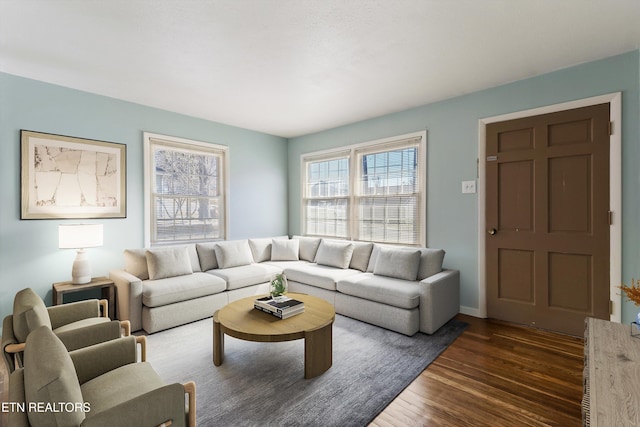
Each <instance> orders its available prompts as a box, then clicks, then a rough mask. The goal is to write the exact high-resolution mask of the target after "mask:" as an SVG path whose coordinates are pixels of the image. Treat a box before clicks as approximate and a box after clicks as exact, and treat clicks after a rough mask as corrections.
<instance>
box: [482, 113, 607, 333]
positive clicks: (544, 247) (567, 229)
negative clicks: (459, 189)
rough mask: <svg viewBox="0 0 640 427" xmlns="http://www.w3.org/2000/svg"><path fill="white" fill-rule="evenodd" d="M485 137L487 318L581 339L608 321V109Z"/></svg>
mask: <svg viewBox="0 0 640 427" xmlns="http://www.w3.org/2000/svg"><path fill="white" fill-rule="evenodd" d="M486 134H487V139H486V141H487V142H486V145H487V159H486V162H487V167H486V184H487V195H486V230H487V233H488V235H487V238H486V262H487V265H486V272H487V277H486V279H487V314H488V316H489V317H491V318H496V319H501V320H507V321H512V322H517V323H523V324H529V325H533V326H537V327H540V328H543V329H549V330H553V331H558V332H563V333H568V334H571V335H582V334H583V332H584V318H585V317H586V316H591V317H597V318H601V319H608V318H609V104H601V105H596V106H591V107H584V108H578V109H574V110H568V111H562V112H558V113H551V114H544V115H540V116H534V117H527V118H522V119H517V120H510V121H505V122H499V123H492V124H490V125H488V126H487V128H486Z"/></svg>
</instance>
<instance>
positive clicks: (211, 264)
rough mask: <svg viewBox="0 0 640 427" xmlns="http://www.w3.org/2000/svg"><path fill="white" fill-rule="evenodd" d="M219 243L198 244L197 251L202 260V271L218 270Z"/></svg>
mask: <svg viewBox="0 0 640 427" xmlns="http://www.w3.org/2000/svg"><path fill="white" fill-rule="evenodd" d="M217 244H218V243H217V242H204V243H196V251H197V252H198V259H199V260H200V268H201V269H202V271H208V270H213V269H215V268H218V259H217V258H216V251H215V248H216V245H217Z"/></svg>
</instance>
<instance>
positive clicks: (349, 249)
mask: <svg viewBox="0 0 640 427" xmlns="http://www.w3.org/2000/svg"><path fill="white" fill-rule="evenodd" d="M352 255H353V244H352V243H350V242H336V241H330V240H325V239H323V240H322V242H320V246H319V247H318V252H317V253H316V259H315V262H316V263H317V264H321V265H326V266H329V267H335V268H343V269H344V268H349V263H350V262H351V257H352Z"/></svg>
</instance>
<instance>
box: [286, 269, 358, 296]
mask: <svg viewBox="0 0 640 427" xmlns="http://www.w3.org/2000/svg"><path fill="white" fill-rule="evenodd" d="M359 273H360V271H358V270H353V269H350V268H334V267H329V266H327V265H320V264H315V263H309V264H306V265H299V266H296V267H291V268H285V270H284V274H285V276H287V280H289V281H294V282H299V283H305V284H307V285H311V286H315V287H318V288H323V289H327V290H329V291H335V290H336V282H338V281H339V280H341V279H345V278H347V277H349V276H353V275H355V274H359Z"/></svg>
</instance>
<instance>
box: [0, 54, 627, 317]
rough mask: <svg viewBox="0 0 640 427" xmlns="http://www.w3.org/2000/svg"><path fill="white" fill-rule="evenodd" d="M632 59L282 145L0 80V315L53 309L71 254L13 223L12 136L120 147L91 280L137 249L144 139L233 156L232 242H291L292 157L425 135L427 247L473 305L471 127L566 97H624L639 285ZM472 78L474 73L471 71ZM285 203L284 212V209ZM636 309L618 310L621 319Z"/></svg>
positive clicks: (294, 223)
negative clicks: (16, 304)
mask: <svg viewBox="0 0 640 427" xmlns="http://www.w3.org/2000/svg"><path fill="white" fill-rule="evenodd" d="M639 70H640V52H638V51H634V52H630V53H627V54H624V55H619V56H615V57H611V58H607V59H604V60H601V61H596V62H591V63H587V64H583V65H580V66H577V67H572V68H568V69H565V70H560V71H557V72H554V73H550V74H546V75H543V76H539V77H535V78H531V79H527V80H523V81H519V82H515V83H511V84H507V85H503V86H500V87H496V88H492V89H488V90H485V91H481V92H477V93H473V94H470V95H466V96H461V97H458V98H453V99H449V100H445V101H442V102H437V103H434V104H429V105H425V106H422V107H418V108H414V109H410V110H407V111H402V112H399V113H395V114H389V115H386V116H383V117H378V118H374V119H371V120H366V121H362V122H358V123H353V124H350V125H347V126H343V127H339V128H336V129H331V130H328V131H325V132H320V133H316V134H312V135H307V136H303V137H299V138H293V139H291V140H289V141H288V142H287V140H286V139H284V138H279V137H275V136H271V135H265V134H261V133H258V132H252V131H249V130H245V129H239V128H235V127H231V126H226V125H223V124H219V123H214V122H210V121H206V120H201V119H196V118H193V117H188V116H183V115H180V114H176V113H171V112H168V111H163V110H158V109H154V108H150V107H144V106H141V105H136V104H132V103H128V102H124V101H120V100H116V99H112V98H107V97H102V96H98V95H94V94H89V93H85V92H81V91H76V90H71V89H68V88H63V87H59V86H55V85H50V84H46V83H42V82H38V81H34V80H29V79H24V78H20V77H16V76H11V75H8V74H2V73H0V147H1V148H2V151H0V182H2V184H3V185H1V186H0V200H1V201H2V203H0V316H5V315H6V314H7V313H9V312H11V309H12V301H13V295H14V294H15V293H16V292H17V291H18V290H19V289H22V288H24V287H27V286H30V287H33V288H34V289H36V290H37V291H38V293H39V294H40V295H42V296H43V297H44V298H45V301H46V302H47V303H48V304H50V303H51V291H50V290H51V283H53V282H57V281H63V280H68V279H69V276H70V271H69V270H70V268H71V264H72V262H73V258H74V256H75V254H74V252H73V251H71V250H59V249H57V226H58V224H60V223H63V222H73V221H71V220H70V221H59V220H28V221H22V220H20V166H19V165H20V142H19V135H20V129H29V130H35V131H41V132H49V133H57V134H62V135H71V136H77V137H84V138H90V139H99V140H105V141H112V142H120V143H125V144H127V191H128V199H127V202H128V209H127V218H126V219H107V220H95V221H91V222H100V223H103V224H104V227H105V245H104V246H103V247H101V248H94V249H90V251H89V256H90V257H91V260H92V263H93V268H94V274H95V275H106V274H107V273H108V271H109V270H110V269H111V268H116V267H120V266H121V264H122V250H123V249H124V248H127V247H141V246H142V244H143V227H144V223H143V221H144V219H143V192H142V189H143V169H142V168H143V165H142V132H143V131H149V132H154V133H160V134H166V135H172V136H177V137H182V138H190V139H195V140H202V141H209V142H212V143H218V144H224V145H228V146H229V147H230V160H231V176H230V184H231V201H230V205H231V212H230V221H231V222H230V236H229V237H230V238H232V239H236V238H245V237H262V236H270V235H282V234H287V233H289V234H299V233H300V231H301V227H300V216H301V215H300V209H301V208H300V156H301V154H304V153H308V152H312V151H317V150H323V149H327V148H333V147H338V146H342V145H349V144H354V143H358V142H364V141H370V140H375V139H380V138H385V137H389V136H394V135H400V134H404V133H409V132H415V131H420V130H424V129H427V135H428V136H427V139H428V149H427V151H428V166H427V167H428V170H427V180H428V182H427V185H428V194H427V199H428V200H427V243H428V245H429V246H432V247H442V248H445V249H446V251H447V256H446V258H445V263H446V265H447V266H449V267H451V268H457V269H460V270H461V274H462V300H461V305H462V306H464V307H467V308H469V309H470V310H474V309H477V308H478V306H479V304H478V278H477V275H478V266H477V264H478V253H477V252H478V249H477V215H478V210H477V201H478V200H477V195H463V194H461V193H460V182H461V181H463V180H473V179H476V158H477V152H478V120H479V119H481V118H486V117H492V116H496V115H501V114H506V113H510V112H514V111H522V110H527V109H531V108H536V107H540V106H545V105H551V104H556V103H561V102H566V101H571V100H575V99H581V98H588V97H591V96H596V95H601V94H605V93H612V92H622V94H623V95H622V101H623V106H622V108H623V235H624V237H623V260H622V261H623V279H624V281H625V282H627V283H628V282H629V281H630V280H631V278H632V277H635V278H639V277H640V242H639V236H640V194H639V191H638V189H639V188H640V168H638V167H637V164H638V160H640V143H639V140H640V120H639V115H640V90H639V89H640V72H639ZM470 78H473V74H472V73H470ZM287 206H288V208H287ZM637 311H638V308H637V307H635V306H633V304H631V303H626V304H625V305H624V307H623V320H624V321H625V322H628V321H630V320H631V319H632V318H633V317H634V316H635V313H636V312H637Z"/></svg>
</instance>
